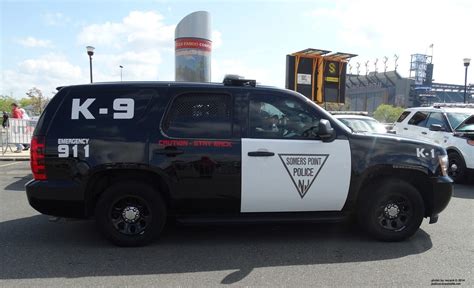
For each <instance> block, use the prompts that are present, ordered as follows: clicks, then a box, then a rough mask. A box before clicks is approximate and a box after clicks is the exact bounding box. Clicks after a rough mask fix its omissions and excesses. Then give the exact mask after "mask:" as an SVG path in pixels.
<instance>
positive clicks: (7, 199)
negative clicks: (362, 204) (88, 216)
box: [0, 162, 474, 287]
mask: <svg viewBox="0 0 474 288" xmlns="http://www.w3.org/2000/svg"><path fill="white" fill-rule="evenodd" d="M29 179H31V174H30V172H29V163H28V162H0V261H1V262H0V286H1V287H30V286H35V287H215V286H221V285H222V286H239V287H241V286H249V287H256V286H259V287H261V286H265V287H282V286H283V287H316V286H321V287H328V286H329V287H392V286H397V287H402V286H404V287H426V286H431V285H432V284H437V285H439V284H445V285H446V284H449V283H457V284H460V285H459V286H458V287H473V286H474V277H473V273H474V272H473V268H472V267H474V263H473V262H474V221H473V219H474V185H457V186H456V187H455V192H454V197H453V198H452V200H451V202H450V204H449V206H448V208H447V210H446V211H444V212H443V213H442V214H441V216H440V219H439V222H438V223H437V224H434V225H430V224H428V220H427V219H425V220H424V222H423V224H422V226H421V229H420V230H419V231H418V232H417V233H416V234H415V235H414V237H412V238H411V239H410V240H408V241H404V242H399V243H383V242H377V241H375V240H372V239H370V238H368V237H367V236H366V235H365V234H364V233H361V232H359V231H358V229H357V227H356V226H354V225H351V224H324V225H322V224H311V225H309V224H305V225H258V226H251V225H250V226H249V225H246V226H229V227H215V226H205V227H180V226H178V227H170V228H168V229H167V231H166V232H165V234H164V235H163V236H162V237H161V239H160V240H159V241H157V242H156V243H154V244H153V245H150V246H147V247H141V248H119V247H115V246H112V245H111V244H109V243H108V242H107V241H105V240H103V239H102V238H101V236H100V235H99V233H98V232H97V230H96V227H95V225H94V222H93V221H72V220H64V219H61V220H59V221H57V222H50V221H49V219H48V217H47V216H44V215H40V214H39V213H38V212H36V211H35V210H34V209H33V208H31V207H30V206H29V204H28V202H27V199H26V195H25V192H24V184H25V183H26V182H27V181H28V180H29Z"/></svg>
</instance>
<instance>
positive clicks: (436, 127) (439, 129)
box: [430, 124, 444, 131]
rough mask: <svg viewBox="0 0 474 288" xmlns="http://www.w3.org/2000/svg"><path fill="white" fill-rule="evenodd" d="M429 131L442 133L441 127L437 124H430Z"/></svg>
mask: <svg viewBox="0 0 474 288" xmlns="http://www.w3.org/2000/svg"><path fill="white" fill-rule="evenodd" d="M430 131H444V129H443V126H441V125H439V124H431V125H430Z"/></svg>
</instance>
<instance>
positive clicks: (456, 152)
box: [393, 103, 474, 183]
mask: <svg viewBox="0 0 474 288" xmlns="http://www.w3.org/2000/svg"><path fill="white" fill-rule="evenodd" d="M393 131H395V133H396V134H398V135H401V136H405V137H410V138H414V139H419V140H424V141H432V142H435V143H436V144H438V145H441V146H443V147H444V148H446V150H447V152H448V158H449V166H448V174H449V176H451V178H453V180H454V181H455V182H459V183H462V182H465V181H466V180H467V179H468V176H469V175H474V104H463V103H435V104H433V106H432V107H417V108H408V109H406V110H405V111H404V112H403V113H402V115H400V117H399V118H398V120H397V122H396V123H395V126H394V128H393Z"/></svg>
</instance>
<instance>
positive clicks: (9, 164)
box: [0, 162, 20, 167]
mask: <svg viewBox="0 0 474 288" xmlns="http://www.w3.org/2000/svg"><path fill="white" fill-rule="evenodd" d="M18 163H20V162H13V163H8V164H3V165H0V167H7V166H11V165H15V164H18Z"/></svg>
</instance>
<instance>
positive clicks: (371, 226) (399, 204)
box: [358, 179, 425, 241]
mask: <svg viewBox="0 0 474 288" xmlns="http://www.w3.org/2000/svg"><path fill="white" fill-rule="evenodd" d="M365 192H366V193H365V194H364V196H363V199H361V201H360V202H359V203H360V204H359V211H358V215H359V224H360V225H361V226H362V227H363V228H364V229H365V230H366V231H367V232H368V233H369V234H370V235H371V236H372V237H374V238H376V239H379V240H382V241H401V240H404V239H406V238H409V237H410V236H412V235H413V234H415V232H416V231H417V230H418V228H419V227H420V225H421V222H422V221H423V215H424V211H425V208H424V203H423V199H422V198H421V195H420V193H419V192H418V190H417V189H416V188H415V187H413V186H412V185H411V184H409V183H407V182H405V181H403V180H397V179H389V180H385V181H383V182H378V183H377V185H371V186H369V187H368V190H367V191H365Z"/></svg>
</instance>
